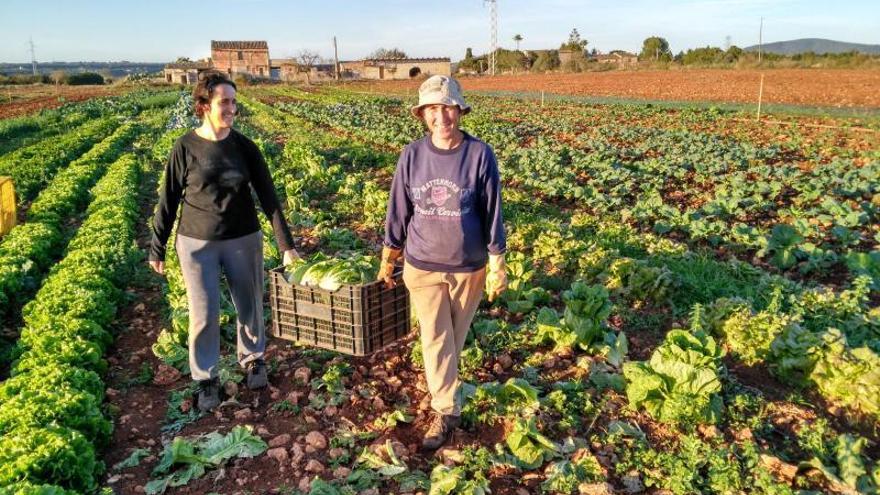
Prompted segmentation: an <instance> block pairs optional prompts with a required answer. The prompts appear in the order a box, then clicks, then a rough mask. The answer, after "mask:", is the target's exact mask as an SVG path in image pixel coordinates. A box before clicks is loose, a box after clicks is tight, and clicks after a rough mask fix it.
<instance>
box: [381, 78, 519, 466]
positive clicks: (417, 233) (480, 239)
mask: <svg viewBox="0 0 880 495" xmlns="http://www.w3.org/2000/svg"><path fill="white" fill-rule="evenodd" d="M470 109H471V108H470V107H469V106H468V105H467V104H466V103H465V101H464V98H463V97H462V95H461V88H460V86H459V84H458V82H457V81H456V80H455V79H453V78H451V77H448V76H432V77H430V78H429V79H427V80H426V81H425V82H424V83H422V85H421V87H420V88H419V103H418V105H416V106H414V107H412V108H411V112H412V114H413V116H415V117H416V118H418V119H420V120H422V121H423V122H424V123H425V125H426V127H427V129H428V133H427V135H426V136H425V137H423V138H421V139H419V140H417V141H413V142H412V143H410V144H408V145H407V146H406V147H405V148H404V149H403V152H402V153H401V155H400V159H399V160H398V162H397V169H396V171H395V173H394V180H393V182H392V185H391V195H390V198H389V201H388V215H387V218H386V220H385V242H384V247H383V249H382V263H381V268H380V270H379V279H380V280H384V281H385V283H386V284H387V285H389V286H393V285H394V280H393V278H392V273H393V272H394V266H395V262H396V261H397V260H398V258H400V256H401V255H403V258H404V268H403V281H404V284H406V287H407V289H408V290H409V292H410V298H411V300H412V304H413V307H414V309H415V312H416V316H417V317H418V320H419V327H420V338H421V343H422V353H423V356H424V361H425V374H426V378H427V382H428V391H429V392H430V394H431V409H432V410H433V417H432V420H431V422H430V425H429V427H428V431H427V433H426V434H425V437H424V440H423V441H422V446H423V447H424V448H425V449H431V450H433V449H436V448H438V447H440V446H441V445H443V444H444V443H445V442H446V441H447V440H448V439H449V437H450V436H451V434H452V432H453V430H454V429H455V428H456V427H457V426H458V424H459V422H460V413H461V398H460V395H459V390H460V380H459V378H458V363H459V357H460V355H461V351H462V348H463V347H464V342H465V337H466V336H467V333H468V330H469V329H470V325H471V322H472V321H473V318H474V313H476V310H477V306H478V305H479V303H480V299H481V298H482V293H483V289H484V287H485V290H486V292H487V293H488V295H489V300H490V301H491V300H493V299H494V298H495V297H496V296H498V295H499V294H500V293H501V292H503V291H504V290H505V289H506V288H507V275H506V272H505V265H504V252H505V249H506V239H505V233H504V224H503V222H502V217H501V183H500V179H499V173H498V163H497V161H496V159H495V153H494V152H493V151H492V148H491V147H489V145H487V144H486V143H484V142H483V141H480V140H479V139H477V138H475V137H473V136H471V135H469V134H467V133H466V132H462V131H461V130H460V129H459V119H460V118H461V116H462V115H465V114H467V113H468V112H470ZM487 265H488V268H487Z"/></svg>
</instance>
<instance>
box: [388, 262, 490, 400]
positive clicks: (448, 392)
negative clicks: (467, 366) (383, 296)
mask: <svg viewBox="0 0 880 495" xmlns="http://www.w3.org/2000/svg"><path fill="white" fill-rule="evenodd" d="M403 283H404V284H405V285H406V288H407V289H408V290H409V294H410V301H411V302H412V305H413V308H415V311H416V316H417V317H418V319H419V328H420V336H421V341H422V354H423V355H424V360H425V375H426V378H427V381H428V391H429V392H430V393H431V408H432V409H434V410H435V411H437V412H439V413H440V414H452V415H455V416H458V415H459V414H461V399H460V397H459V394H458V392H459V389H460V385H461V382H460V380H459V379H458V360H459V357H461V350H462V348H464V341H465V337H467V333H468V330H470V327H471V322H472V321H473V319H474V313H476V312H477V306H478V305H479V304H480V299H481V298H482V295H483V289H484V286H485V283H486V269H485V268H481V269H480V270H477V271H475V272H470V273H444V272H430V271H425V270H420V269H418V268H416V267H414V266H412V265H410V264H409V263H404V266H403Z"/></svg>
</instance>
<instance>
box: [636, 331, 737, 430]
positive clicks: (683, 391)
mask: <svg viewBox="0 0 880 495" xmlns="http://www.w3.org/2000/svg"><path fill="white" fill-rule="evenodd" d="M721 356H722V351H721V349H720V348H719V347H718V346H717V345H716V343H715V340H714V339H713V338H712V337H710V336H708V335H706V334H705V333H704V332H702V331H698V332H695V333H691V332H688V331H686V330H670V331H669V333H668V334H667V335H666V338H665V339H664V341H663V343H661V344H660V346H659V347H658V348H657V349H655V350H654V352H653V353H652V354H651V359H650V360H648V361H633V362H628V363H624V365H623V375H624V377H625V378H626V381H627V384H626V395H627V398H628V399H629V402H630V406H631V407H633V408H636V409H640V408H644V409H645V410H646V411H647V412H648V414H650V415H651V416H652V417H654V418H655V419H657V420H659V421H665V422H675V423H679V424H689V423H690V424H694V423H715V422H717V421H718V420H719V419H720V417H721V408H722V400H721V396H720V394H719V392H720V391H721V380H720V377H719V369H720V367H721V364H720V359H721Z"/></svg>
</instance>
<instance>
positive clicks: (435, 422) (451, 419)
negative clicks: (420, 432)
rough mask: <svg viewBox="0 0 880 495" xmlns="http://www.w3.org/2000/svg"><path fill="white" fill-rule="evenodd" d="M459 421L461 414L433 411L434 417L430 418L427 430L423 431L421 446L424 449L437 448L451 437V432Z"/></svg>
mask: <svg viewBox="0 0 880 495" xmlns="http://www.w3.org/2000/svg"><path fill="white" fill-rule="evenodd" d="M460 423H461V416H453V415H451V414H440V413H438V412H435V413H434V417H433V418H431V424H430V425H428V431H427V432H425V438H423V439H422V448H423V449H425V450H437V449H439V448H440V446H442V445H443V444H444V443H446V442H447V441H448V440H449V439H450V438H451V437H452V432H453V431H455V429H456V428H458V425H459V424H460Z"/></svg>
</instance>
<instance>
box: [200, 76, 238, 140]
mask: <svg viewBox="0 0 880 495" xmlns="http://www.w3.org/2000/svg"><path fill="white" fill-rule="evenodd" d="M237 108H238V102H237V101H236V100H235V88H233V87H232V86H230V85H228V84H218V85H217V86H215V87H214V94H213V96H212V97H211V104H210V106H209V107H207V108H206V111H205V116H204V118H205V119H206V120H208V122H210V123H211V126H212V127H214V128H215V129H224V128H231V127H232V122H233V121H234V120H235V112H236V110H237Z"/></svg>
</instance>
